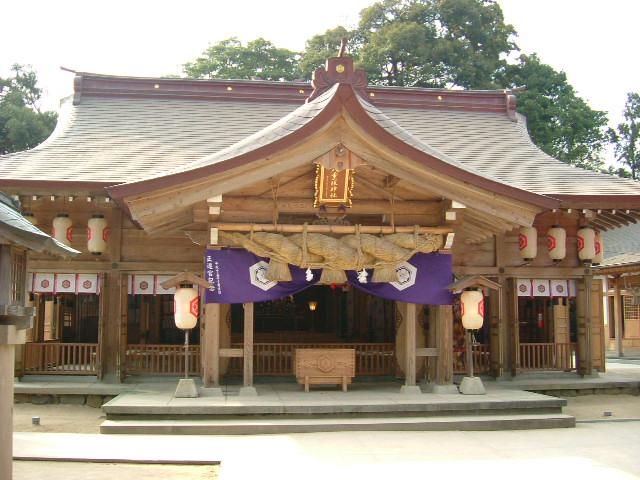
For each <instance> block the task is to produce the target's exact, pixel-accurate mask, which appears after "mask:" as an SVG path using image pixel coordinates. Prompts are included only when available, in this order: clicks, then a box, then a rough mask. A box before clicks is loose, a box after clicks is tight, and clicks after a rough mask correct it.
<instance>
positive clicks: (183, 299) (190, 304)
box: [173, 287, 200, 330]
mask: <svg viewBox="0 0 640 480" xmlns="http://www.w3.org/2000/svg"><path fill="white" fill-rule="evenodd" d="M173 308H174V320H175V322H176V327H178V328H181V329H183V330H186V329H190V328H193V327H195V326H196V323H198V314H199V313H200V298H199V297H198V289H197V288H193V287H179V288H178V289H177V290H176V293H174V295H173Z"/></svg>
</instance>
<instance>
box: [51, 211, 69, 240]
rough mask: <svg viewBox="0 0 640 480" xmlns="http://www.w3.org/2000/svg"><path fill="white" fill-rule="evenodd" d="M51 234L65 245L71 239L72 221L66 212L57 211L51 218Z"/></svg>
mask: <svg viewBox="0 0 640 480" xmlns="http://www.w3.org/2000/svg"><path fill="white" fill-rule="evenodd" d="M51 236H52V237H53V238H55V239H56V240H58V241H59V242H60V243H63V244H65V245H67V246H70V245H71V242H72V241H73V222H72V221H71V219H70V218H69V214H68V213H59V214H58V216H57V217H56V218H54V219H53V229H52V231H51Z"/></svg>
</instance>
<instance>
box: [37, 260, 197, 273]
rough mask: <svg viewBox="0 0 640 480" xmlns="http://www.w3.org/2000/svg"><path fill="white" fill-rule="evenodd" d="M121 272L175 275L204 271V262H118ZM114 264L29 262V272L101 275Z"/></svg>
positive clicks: (107, 262) (53, 261)
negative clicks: (72, 272)
mask: <svg viewBox="0 0 640 480" xmlns="http://www.w3.org/2000/svg"><path fill="white" fill-rule="evenodd" d="M117 266H118V269H119V270H120V271H121V272H147V273H175V272H180V271H182V270H191V271H199V270H202V262H118V263H117ZM111 267H112V263H111V262H109V261H104V260H98V261H91V260H70V261H64V262H62V261H60V260H34V259H31V260H29V270H30V271H38V272H47V271H50V272H63V271H65V270H69V271H74V272H75V271H78V272H86V273H100V272H105V271H108V270H111Z"/></svg>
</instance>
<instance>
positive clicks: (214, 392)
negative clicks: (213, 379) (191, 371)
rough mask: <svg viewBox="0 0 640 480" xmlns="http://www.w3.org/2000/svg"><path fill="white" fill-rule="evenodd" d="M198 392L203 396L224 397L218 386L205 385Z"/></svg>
mask: <svg viewBox="0 0 640 480" xmlns="http://www.w3.org/2000/svg"><path fill="white" fill-rule="evenodd" d="M200 393H201V394H202V396H203V397H224V393H223V392H222V388H220V387H205V388H201V389H200Z"/></svg>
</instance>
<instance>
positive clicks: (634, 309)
mask: <svg viewBox="0 0 640 480" xmlns="http://www.w3.org/2000/svg"><path fill="white" fill-rule="evenodd" d="M623 298H624V319H625V320H640V305H633V303H632V301H633V297H630V296H627V295H625V296H624V297H623Z"/></svg>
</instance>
